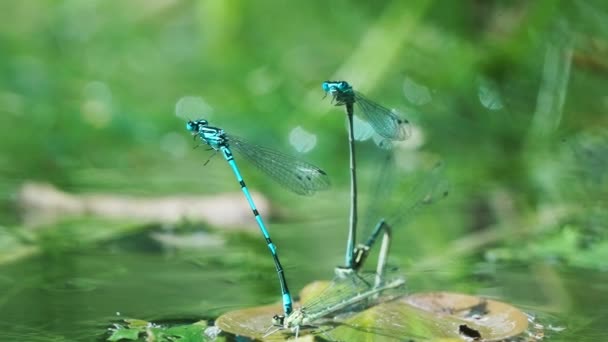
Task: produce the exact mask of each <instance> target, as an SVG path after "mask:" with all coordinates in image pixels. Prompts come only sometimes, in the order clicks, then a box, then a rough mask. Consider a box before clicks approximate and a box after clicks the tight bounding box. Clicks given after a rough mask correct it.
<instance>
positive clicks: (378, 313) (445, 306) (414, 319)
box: [216, 281, 528, 342]
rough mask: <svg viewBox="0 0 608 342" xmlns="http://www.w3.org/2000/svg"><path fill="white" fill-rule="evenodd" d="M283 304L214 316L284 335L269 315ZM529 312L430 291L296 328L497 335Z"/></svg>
mask: <svg viewBox="0 0 608 342" xmlns="http://www.w3.org/2000/svg"><path fill="white" fill-rule="evenodd" d="M328 284H329V282H320V281H317V282H313V283H311V284H309V285H308V286H306V287H305V288H304V289H303V290H302V292H301V297H302V301H303V302H304V303H305V302H306V301H307V300H309V299H310V298H314V296H315V295H318V294H319V293H320V292H321V291H323V289H324V288H325V287H326V286H327V285H328ZM281 311H282V308H281V305H279V304H276V305H268V306H262V307H256V308H249V309H243V310H237V311H232V312H228V313H226V314H224V315H222V316H220V317H219V318H218V319H217V320H216V326H218V327H219V328H220V329H222V330H223V331H225V332H228V333H231V334H234V335H240V336H246V337H249V338H252V339H256V340H264V341H284V340H288V339H291V338H294V335H293V333H292V332H291V331H288V330H284V329H280V330H277V331H276V332H273V333H272V334H268V333H269V332H270V331H273V329H277V328H276V327H273V326H272V318H273V316H274V315H275V314H278V313H281ZM527 328H528V318H527V316H526V315H525V314H524V313H523V312H522V311H520V310H518V309H516V308H515V307H513V306H511V305H508V304H505V303H502V302H498V301H494V300H489V299H484V298H480V297H475V296H470V295H465V294H458V293H448V292H430V293H418V294H413V295H410V296H403V297H399V298H395V299H393V300H389V301H386V302H383V303H381V304H379V305H376V306H374V307H372V308H369V309H367V310H364V311H362V312H358V313H353V314H342V315H339V316H336V317H333V318H332V319H328V320H325V321H322V322H319V324H318V326H317V327H315V329H308V330H300V333H299V334H300V339H301V338H302V337H303V336H304V335H306V334H310V333H314V334H318V335H319V336H320V337H322V338H324V339H327V340H341V341H403V340H404V339H407V338H411V339H412V340H415V341H442V342H447V341H463V340H464V341H487V342H490V341H500V340H504V339H508V338H512V337H515V336H517V335H520V334H522V333H523V332H525V331H526V329H527Z"/></svg>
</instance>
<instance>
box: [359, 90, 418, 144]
mask: <svg viewBox="0 0 608 342" xmlns="http://www.w3.org/2000/svg"><path fill="white" fill-rule="evenodd" d="M355 103H356V104H357V106H358V108H359V112H357V113H356V114H357V115H359V116H360V117H361V118H362V119H363V120H365V121H367V122H369V123H370V125H372V127H373V128H374V130H375V131H376V133H378V134H380V135H381V136H383V137H385V138H387V139H391V140H405V139H407V138H408V137H409V136H410V135H411V132H410V130H411V128H410V124H409V121H407V120H406V119H404V118H401V117H399V115H397V114H395V112H393V111H392V110H390V109H388V108H386V107H383V106H381V105H379V104H377V103H376V102H374V101H371V100H369V99H367V98H366V97H365V96H363V94H361V93H359V92H355Z"/></svg>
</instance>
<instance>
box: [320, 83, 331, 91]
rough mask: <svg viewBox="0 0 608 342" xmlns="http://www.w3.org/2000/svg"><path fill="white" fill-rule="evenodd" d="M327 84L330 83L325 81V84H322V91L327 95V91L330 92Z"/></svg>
mask: <svg viewBox="0 0 608 342" xmlns="http://www.w3.org/2000/svg"><path fill="white" fill-rule="evenodd" d="M329 83H330V82H329V81H325V82H323V85H322V87H323V91H324V92H326V93H329V90H330V85H329Z"/></svg>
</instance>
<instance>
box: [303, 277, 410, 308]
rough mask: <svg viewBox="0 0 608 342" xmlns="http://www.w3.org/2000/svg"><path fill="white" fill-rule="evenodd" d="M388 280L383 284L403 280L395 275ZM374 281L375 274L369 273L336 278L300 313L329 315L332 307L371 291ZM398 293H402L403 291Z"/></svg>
mask: <svg viewBox="0 0 608 342" xmlns="http://www.w3.org/2000/svg"><path fill="white" fill-rule="evenodd" d="M390 278H391V280H390V281H387V282H385V283H384V284H387V283H390V282H393V281H395V280H400V281H403V278H402V277H400V276H397V275H396V274H392V275H391V276H390ZM375 281H376V273H370V272H365V273H364V272H359V273H353V274H352V275H350V276H348V277H342V278H340V277H337V278H336V279H334V280H333V281H332V282H331V283H330V284H329V285H328V287H327V288H326V289H325V290H323V291H322V292H321V293H320V294H319V295H318V296H316V297H315V298H313V299H311V300H309V301H307V302H305V303H304V305H303V307H302V311H304V312H305V313H306V314H308V315H316V314H319V313H321V312H324V311H327V312H329V313H331V308H332V307H337V306H339V304H341V303H344V302H346V301H348V300H350V299H352V298H353V297H356V296H359V295H362V294H363V293H365V292H368V291H371V290H373V289H374V282H375ZM382 286H383V285H381V286H380V287H382ZM398 291H399V292H403V290H398ZM363 299H370V300H373V299H375V298H373V297H368V298H363ZM365 304H367V303H366V302H363V301H361V302H360V303H353V305H362V306H364V305H365ZM350 307H352V305H351V306H349V307H344V308H343V310H346V309H348V308H350ZM340 311H342V310H340ZM333 313H336V312H333Z"/></svg>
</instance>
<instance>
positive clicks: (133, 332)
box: [108, 327, 140, 341]
mask: <svg viewBox="0 0 608 342" xmlns="http://www.w3.org/2000/svg"><path fill="white" fill-rule="evenodd" d="M139 333H140V330H139V329H132V328H122V327H121V328H118V329H116V330H114V332H112V335H111V336H110V337H108V341H121V340H129V341H135V340H137V338H138V337H139Z"/></svg>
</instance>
